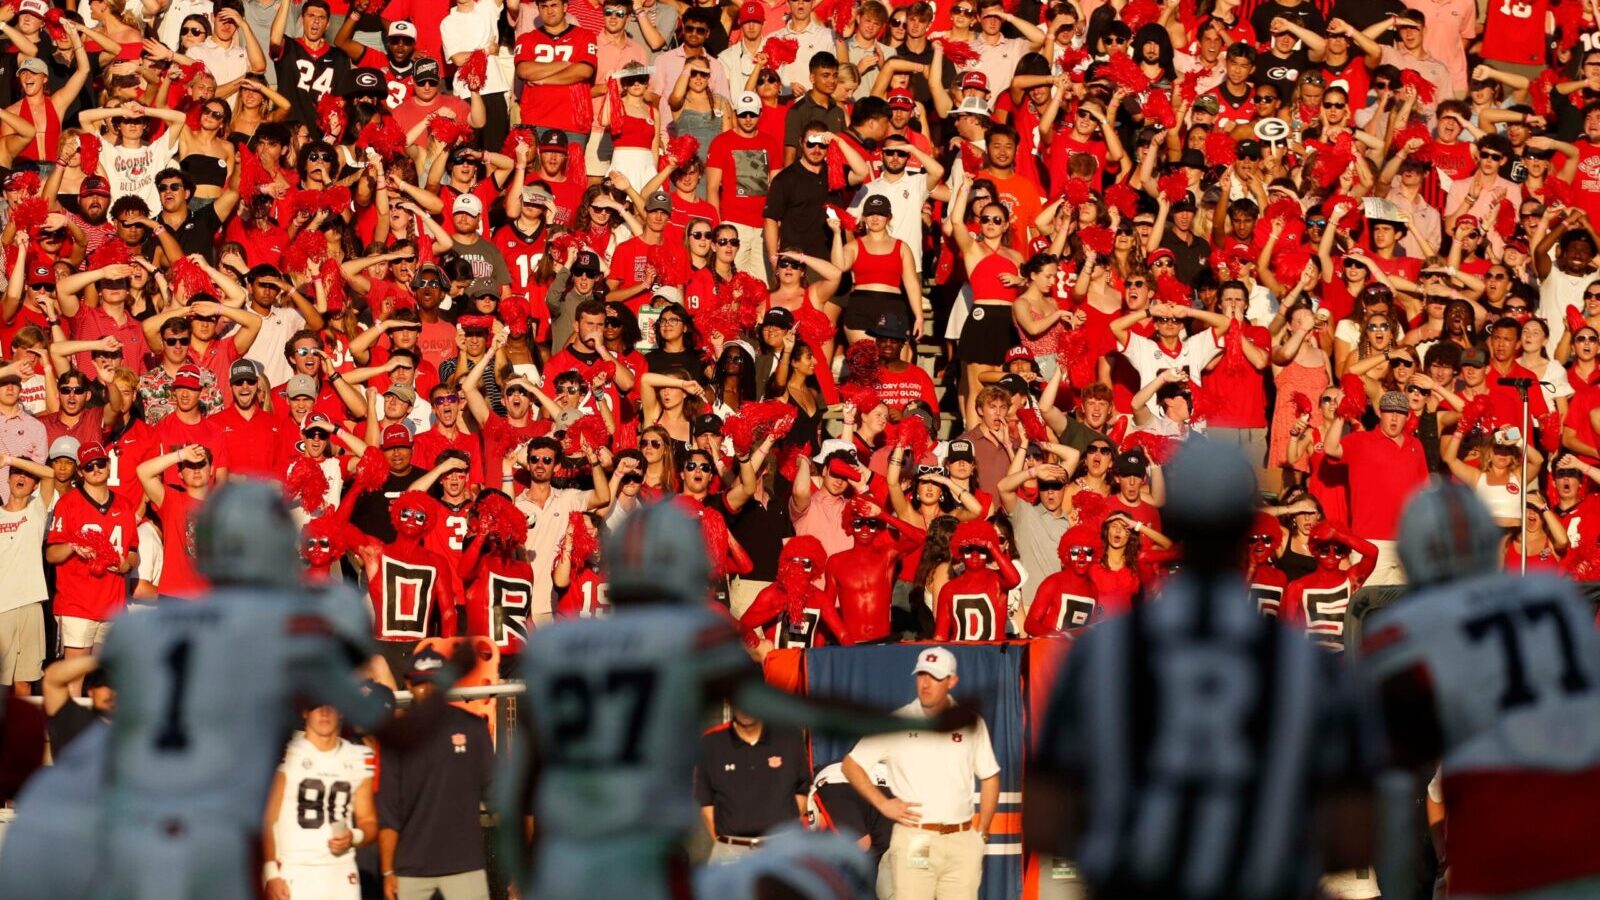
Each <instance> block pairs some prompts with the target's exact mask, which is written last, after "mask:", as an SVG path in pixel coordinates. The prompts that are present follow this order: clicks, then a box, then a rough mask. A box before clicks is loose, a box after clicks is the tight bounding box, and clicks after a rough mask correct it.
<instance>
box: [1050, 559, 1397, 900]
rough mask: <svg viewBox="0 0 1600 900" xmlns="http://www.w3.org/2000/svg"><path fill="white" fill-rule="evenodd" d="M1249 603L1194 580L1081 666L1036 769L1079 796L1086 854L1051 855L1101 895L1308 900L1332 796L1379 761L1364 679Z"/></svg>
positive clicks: (1241, 591) (1090, 651) (1094, 638)
mask: <svg viewBox="0 0 1600 900" xmlns="http://www.w3.org/2000/svg"><path fill="white" fill-rule="evenodd" d="M1246 597H1248V592H1247V591H1246V589H1245V585H1244V584H1243V583H1242V582H1241V581H1240V580H1239V579H1238V578H1237V577H1228V578H1225V579H1223V580H1220V581H1216V582H1213V583H1211V584H1209V585H1202V584H1201V583H1200V582H1199V580H1198V579H1197V577H1196V576H1193V575H1187V574H1185V575H1181V576H1179V577H1176V578H1174V579H1173V580H1171V581H1169V582H1168V583H1167V585H1166V586H1165V589H1164V591H1163V594H1162V596H1161V598H1160V599H1159V600H1157V601H1156V602H1153V603H1151V604H1148V605H1139V606H1136V607H1135V608H1134V611H1133V612H1132V613H1131V614H1129V615H1127V616H1123V617H1121V618H1118V619H1112V620H1110V621H1107V622H1105V623H1103V624H1101V625H1099V626H1097V627H1096V628H1094V629H1092V630H1091V631H1090V632H1089V633H1088V634H1086V635H1084V636H1082V637H1081V638H1080V639H1079V640H1078V643H1077V646H1076V647H1075V648H1074V649H1073V650H1072V653H1071V655H1070V656H1069V657H1068V660H1067V664H1066V668H1065V670H1064V671H1063V672H1062V676H1061V680H1060V681H1059V682H1058V684H1057V685H1056V689H1055V692H1054V695H1053V697H1052V698H1051V703H1050V708H1049V712H1048V713H1047V715H1046V717H1045V722H1044V725H1043V728H1042V729H1041V732H1040V734H1039V740H1038V742H1037V747H1036V750H1035V754H1034V759H1033V760H1032V761H1031V762H1030V769H1029V771H1030V774H1034V775H1039V776H1042V777H1046V778H1051V779H1055V780H1059V781H1060V782H1062V783H1064V784H1065V785H1067V786H1068V787H1069V789H1075V793H1076V796H1077V797H1078V798H1080V802H1081V804H1082V808H1081V809H1078V810H1075V811H1074V812H1075V813H1076V815H1075V819H1076V820H1077V821H1079V822H1081V823H1082V824H1081V829H1080V831H1081V833H1080V835H1079V840H1078V841H1077V843H1076V846H1061V844H1064V843H1065V841H1064V840H1059V839H1058V840H1055V841H1054V843H1053V845H1051V846H1047V847H1044V848H1042V849H1046V850H1050V851H1054V852H1057V853H1059V854H1061V855H1062V856H1065V857H1068V858H1072V859H1075V860H1076V862H1077V866H1078V871H1079V873H1080V875H1081V877H1082V878H1083V879H1084V880H1085V881H1087V882H1088V883H1089V884H1090V885H1091V887H1092V888H1093V889H1094V891H1095V892H1096V893H1097V894H1098V895H1100V896H1114V897H1119V898H1146V897H1148V898H1157V897H1159V898H1163V900H1209V898H1219V900H1220V898H1224V897H1226V898H1238V900H1277V898H1285V900H1287V898H1301V897H1306V896H1309V895H1310V894H1311V893H1312V891H1313V890H1314V889H1315V887H1316V879H1317V876H1318V875H1319V874H1321V871H1322V867H1321V866H1320V865H1319V864H1318V860H1317V859H1316V854H1315V852H1314V851H1313V848H1312V846H1311V840H1310V833H1309V826H1310V822H1311V819H1312V813H1313V810H1314V808H1315V801H1316V798H1317V796H1318V795H1319V793H1320V792H1322V791H1325V790H1332V789H1338V788H1339V787H1341V786H1342V785H1348V784H1352V783H1353V784H1364V783H1365V782H1366V781H1367V779H1368V778H1369V777H1370V775H1371V773H1372V772H1373V771H1374V770H1375V769H1376V767H1377V764H1378V761H1377V751H1376V746H1377V745H1376V740H1375V737H1374V736H1375V734H1376V724H1375V722H1372V721H1371V718H1370V716H1371V713H1370V710H1371V709H1372V707H1371V706H1369V705H1363V704H1361V703H1360V702H1359V695H1358V693H1357V690H1356V688H1355V686H1354V685H1355V682H1354V681H1353V680H1352V679H1350V678H1348V677H1347V675H1346V674H1345V672H1344V671H1343V670H1342V669H1341V668H1340V667H1339V663H1338V661H1337V660H1336V659H1335V658H1333V657H1331V656H1329V655H1327V654H1325V653H1324V652H1322V651H1320V650H1318V649H1316V648H1315V647H1313V646H1312V645H1311V644H1310V643H1309V642H1307V641H1306V640H1305V638H1304V637H1303V636H1301V635H1298V634H1295V633H1293V632H1291V631H1288V630H1286V629H1284V628H1282V627H1281V626H1279V625H1278V623H1277V622H1276V621H1274V620H1272V619H1267V618H1264V617H1262V616H1260V615H1259V614H1257V613H1256V611H1255V609H1254V608H1253V607H1252V606H1251V605H1250V603H1248V602H1247V601H1246V599H1245V598H1246ZM1043 840H1044V842H1045V843H1047V844H1049V843H1051V836H1049V835H1045V836H1043Z"/></svg>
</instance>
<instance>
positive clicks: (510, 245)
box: [490, 223, 545, 297]
mask: <svg viewBox="0 0 1600 900" xmlns="http://www.w3.org/2000/svg"><path fill="white" fill-rule="evenodd" d="M544 238H545V229H543V228H541V229H539V230H538V231H537V232H536V233H534V234H533V235H531V236H530V235H526V234H523V233H522V232H521V231H519V230H518V229H517V228H516V226H515V225H514V224H512V223H507V224H505V225H501V226H500V227H499V228H496V229H495V230H494V237H493V238H491V239H490V240H491V241H493V243H494V246H495V249H497V250H499V251H500V255H501V256H503V257H505V260H506V268H507V269H510V270H511V294H510V296H513V297H526V296H528V293H529V291H530V289H531V286H532V284H533V270H534V269H535V268H537V267H538V265H539V260H541V259H543V258H544Z"/></svg>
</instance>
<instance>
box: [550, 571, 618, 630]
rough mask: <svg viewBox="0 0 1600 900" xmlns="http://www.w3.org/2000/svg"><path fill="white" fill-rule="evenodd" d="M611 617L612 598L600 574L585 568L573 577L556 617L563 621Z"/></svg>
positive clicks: (558, 607)
mask: <svg viewBox="0 0 1600 900" xmlns="http://www.w3.org/2000/svg"><path fill="white" fill-rule="evenodd" d="M609 615H611V598H610V597H607V596H606V583H605V580H604V579H602V578H601V577H600V573H598V572H596V571H595V570H593V569H589V568H585V569H583V570H581V571H579V572H577V573H576V574H574V575H573V576H572V583H571V584H569V585H567V590H566V592H565V593H563V594H562V595H561V601H560V602H559V603H557V604H556V617H557V618H562V619H603V618H605V617H606V616H609Z"/></svg>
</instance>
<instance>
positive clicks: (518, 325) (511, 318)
mask: <svg viewBox="0 0 1600 900" xmlns="http://www.w3.org/2000/svg"><path fill="white" fill-rule="evenodd" d="M532 315H533V309H532V308H531V307H529V306H528V301H527V299H526V298H524V297H519V296H515V295H513V296H510V297H507V298H506V299H504V300H501V301H500V320H501V321H503V322H505V323H506V333H507V334H509V335H511V336H512V337H514V338H521V337H525V336H527V334H528V320H529V318H530V317H531V316H532Z"/></svg>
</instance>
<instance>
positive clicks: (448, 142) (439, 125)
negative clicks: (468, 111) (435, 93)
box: [428, 116, 477, 147]
mask: <svg viewBox="0 0 1600 900" xmlns="http://www.w3.org/2000/svg"><path fill="white" fill-rule="evenodd" d="M476 133H477V132H476V130H475V129H473V127H472V126H471V125H468V124H467V123H465V122H458V121H456V120H455V119H446V118H445V117H443V116H439V117H437V118H435V119H432V120H430V121H429V122H428V136H429V137H431V138H433V139H434V140H436V141H438V142H439V143H441V144H443V145H445V146H446V147H454V146H455V145H457V144H459V143H461V142H462V141H465V140H467V139H468V138H471V137H473V136H474V135H475V134H476Z"/></svg>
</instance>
